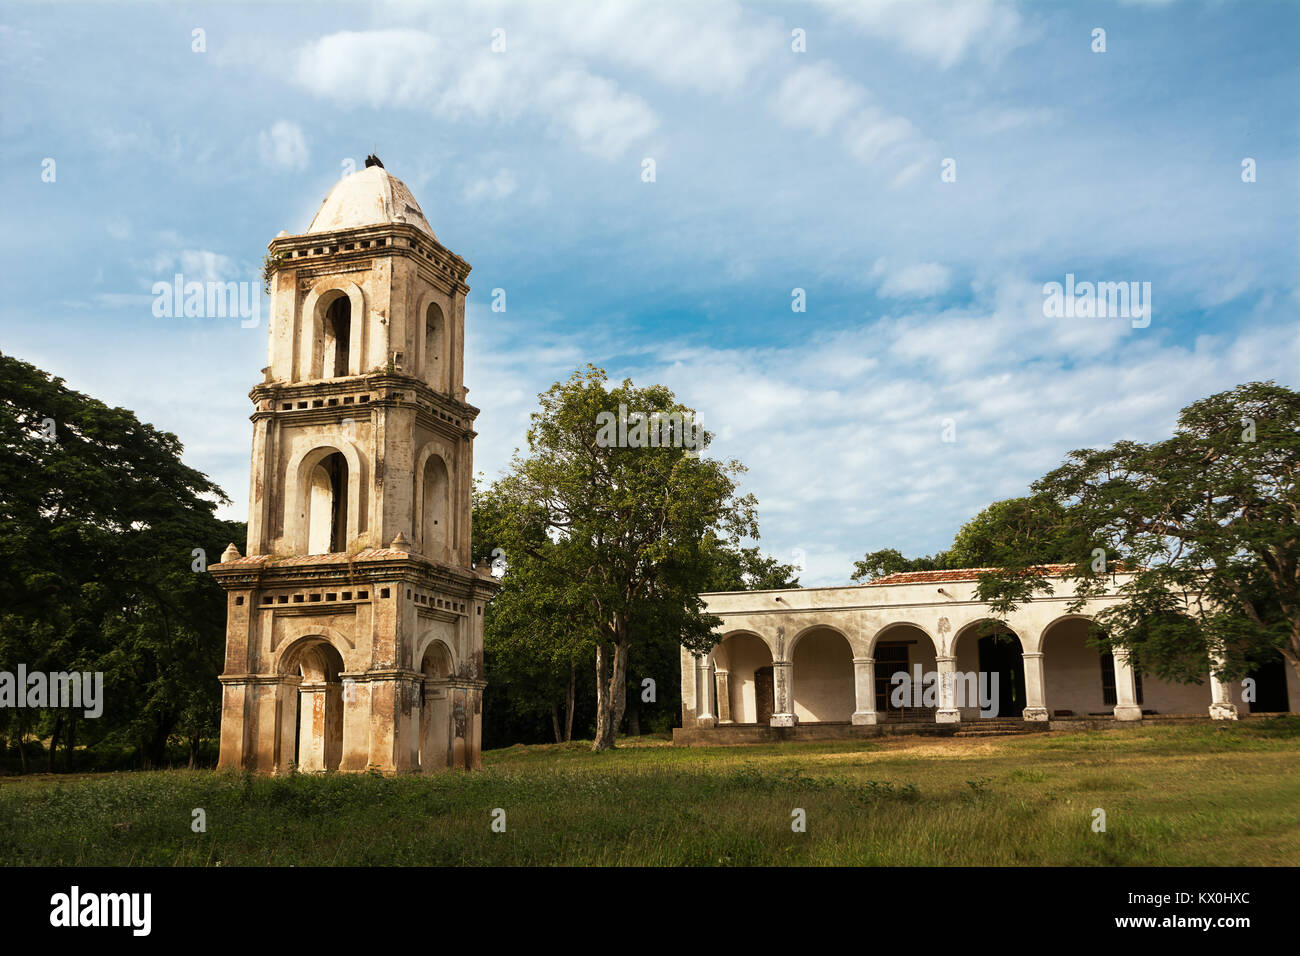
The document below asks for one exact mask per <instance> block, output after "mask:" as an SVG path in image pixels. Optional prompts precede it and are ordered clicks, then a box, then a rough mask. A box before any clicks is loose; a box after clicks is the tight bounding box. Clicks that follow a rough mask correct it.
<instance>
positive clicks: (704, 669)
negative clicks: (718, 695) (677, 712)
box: [695, 654, 717, 727]
mask: <svg viewBox="0 0 1300 956" xmlns="http://www.w3.org/2000/svg"><path fill="white" fill-rule="evenodd" d="M695 673H696V683H695V686H696V688H697V690H696V693H695V713H696V717H695V722H696V723H697V724H698V725H700V726H701V727H713V726H715V725H716V724H717V720H716V719H715V718H714V716H713V665H712V663H711V662H710V661H709V658H708V657H707V656H706V655H703V654H702V655H700V656H699V657H697V658H696V659H695Z"/></svg>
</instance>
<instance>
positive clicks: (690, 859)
mask: <svg viewBox="0 0 1300 956" xmlns="http://www.w3.org/2000/svg"><path fill="white" fill-rule="evenodd" d="M196 807H201V808H203V809H204V810H205V811H206V815H207V831H206V832H204V833H194V832H192V830H191V820H192V815H191V811H192V810H193V809H194V808H196ZM497 807H500V808H502V809H504V810H505V811H506V827H507V828H506V832H504V833H495V832H493V831H492V829H491V825H490V824H491V819H492V817H491V814H492V811H493V809H494V808H497ZM1098 807H1099V808H1101V809H1103V810H1105V812H1106V832H1104V833H1094V832H1093V830H1092V821H1093V809H1094V808H1098ZM795 808H802V809H803V810H804V811H805V812H806V815H807V832H805V833H795V832H792V830H791V821H792V816H791V814H792V811H793V810H794V809H795ZM0 863H4V864H6V865H60V864H77V865H92V866H93V865H120V864H132V865H162V866H170V865H198V866H212V865H217V864H220V865H224V866H239V865H264V864H271V865H288V864H296V865H321V864H325V865H328V864H362V865H374V864H389V865H392V864H396V865H405V864H505V865H537V864H594V865H674V864H701V865H716V864H729V865H768V864H794V865H804V864H807V865H836V864H865V865H875V864H882V865H910V864H929V865H975V864H980V865H995V866H996V865H1035V864H1061V865H1092V866H1095V865H1117V864H1118V865H1147V866H1160V865H1172V864H1177V865H1211V866H1214V865H1225V864H1232V865H1248V866H1249V865H1283V864H1288V865H1294V864H1297V863H1300V718H1294V717H1292V718H1279V719H1273V720H1267V721H1265V720H1259V721H1247V722H1243V723H1240V724H1233V725H1214V726H1209V725H1193V726H1156V727H1147V728H1139V729H1133V730H1105V731H1091V732H1079V733H1068V734H1067V733H1053V734H1041V735H1038V734H1036V735H1030V736H1024V737H1005V738H991V739H980V738H965V739H936V738H921V737H900V738H881V739H879V740H873V741H870V742H842V743H827V744H776V745H768V746H760V747H735V748H722V747H720V748H693V749H681V748H674V747H670V746H667V745H666V744H665V743H664V742H663V741H655V740H646V739H642V740H638V741H632V742H626V744H625V746H623V747H621V748H620V749H619V750H617V751H616V752H614V753H607V754H593V753H591V752H590V751H589V750H588V749H587V745H585V744H576V743H575V744H571V745H564V746H547V747H523V746H519V747H512V748H509V749H506V750H497V751H490V752H488V753H486V754H485V755H484V771H483V772H482V773H479V774H465V773H456V774H444V775H440V776H434V777H419V776H404V777H380V776H377V775H335V774H331V775H327V776H294V777H288V778H265V777H253V776H250V775H247V774H239V773H217V772H213V771H180V770H178V771H165V772H157V773H115V774H101V775H81V776H72V777H58V776H56V777H26V778H14V777H11V778H6V779H3V780H0Z"/></svg>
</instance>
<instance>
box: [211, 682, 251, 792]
mask: <svg viewBox="0 0 1300 956" xmlns="http://www.w3.org/2000/svg"><path fill="white" fill-rule="evenodd" d="M220 680H221V754H220V756H219V757H218V759H217V769H218V770H225V769H227V768H232V769H236V770H242V769H244V768H245V767H246V766H247V765H248V757H249V750H250V747H249V741H248V733H247V731H248V720H247V705H248V702H249V699H250V697H251V694H250V691H251V689H252V688H251V687H250V686H249V685H248V684H247V683H246V682H245V681H244V679H243V678H242V677H238V676H237V677H221V678H220Z"/></svg>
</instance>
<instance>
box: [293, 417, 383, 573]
mask: <svg viewBox="0 0 1300 956" xmlns="http://www.w3.org/2000/svg"><path fill="white" fill-rule="evenodd" d="M334 452H339V453H340V454H341V455H342V456H343V458H344V460H345V461H347V463H348V520H347V540H346V541H344V542H343V546H344V548H347V546H348V545H349V544H350V543H351V542H352V541H355V540H356V539H357V538H358V537H359V536H360V535H361V531H362V528H361V498H362V495H363V493H364V488H365V485H364V484H363V481H362V479H363V478H364V477H365V476H364V474H363V468H362V464H363V459H362V457H361V453H360V452H359V451H358V450H357V448H356V446H355V445H354V444H352V442H350V441H348V440H347V439H346V438H344V437H342V436H341V435H334V436H332V437H331V438H330V439H329V441H328V443H327V444H320V445H314V446H312V447H311V448H305V449H300V450H299V451H298V452H296V453H295V454H294V455H293V457H292V458H290V459H289V465H288V467H287V468H286V469H285V478H286V487H287V489H288V494H286V495H285V521H284V537H285V538H286V539H287V540H288V541H289V543H290V546H291V547H292V548H293V551H294V553H295V554H306V553H307V549H308V544H309V542H308V528H309V522H308V519H307V512H308V509H309V508H310V507H311V473H312V469H313V468H315V467H316V466H317V465H318V464H320V462H321V461H322V460H323V459H324V458H325V457H327V456H328V455H331V454H333V453H334Z"/></svg>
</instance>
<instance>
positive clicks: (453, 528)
mask: <svg viewBox="0 0 1300 956" xmlns="http://www.w3.org/2000/svg"><path fill="white" fill-rule="evenodd" d="M434 455H437V456H438V458H439V459H441V461H442V467H443V468H445V469H446V471H447V550H448V551H449V552H450V553H451V556H452V557H453V558H454V557H455V555H456V554H457V553H458V551H459V546H460V509H459V508H457V507H456V505H455V502H456V488H457V484H458V483H457V475H456V469H455V466H454V464H453V463H454V461H455V459H454V456H452V455H451V454H450V453H449V452H448V451H447V449H446V446H445V445H444V444H443V443H442V442H438V441H429V442H426V443H425V444H424V445H423V446H422V447H421V448H420V451H419V453H418V454H416V456H415V475H414V479H415V480H414V487H413V488H412V498H411V508H412V510H413V511H415V510H417V509H418V513H417V514H416V515H415V516H413V517H414V521H413V523H414V524H415V527H414V528H412V529H411V537H412V538H414V539H415V541H416V546H417V547H419V549H420V552H421V553H422V554H424V555H425V556H426V557H434V555H430V554H429V552H428V550H427V549H426V547H425V541H424V466H425V465H426V464H428V462H429V459H430V458H431V457H433V456H434Z"/></svg>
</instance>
